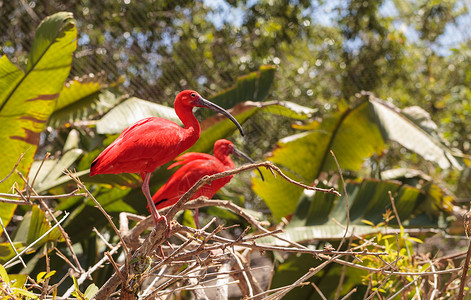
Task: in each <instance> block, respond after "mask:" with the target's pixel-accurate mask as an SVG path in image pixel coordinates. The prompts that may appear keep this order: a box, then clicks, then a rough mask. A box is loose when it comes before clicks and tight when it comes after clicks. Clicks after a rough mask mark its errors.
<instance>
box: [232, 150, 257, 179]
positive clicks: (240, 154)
mask: <svg viewBox="0 0 471 300" xmlns="http://www.w3.org/2000/svg"><path fill="white" fill-rule="evenodd" d="M232 153H234V154H235V155H237V156H239V157H242V158H245V159H246V160H247V161H249V162H251V163H253V164H254V163H255V161H254V160H253V159H251V158H250V157H249V156H248V155H247V154H245V153H244V152H242V151H240V150H238V149H236V148H232ZM257 171H258V173H259V174H260V177H261V178H262V181H265V179H264V178H263V175H262V171H260V169H259V168H257Z"/></svg>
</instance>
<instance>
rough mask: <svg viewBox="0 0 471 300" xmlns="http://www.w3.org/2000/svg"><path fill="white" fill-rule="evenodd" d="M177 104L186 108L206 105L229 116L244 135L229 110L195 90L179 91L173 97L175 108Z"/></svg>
mask: <svg viewBox="0 0 471 300" xmlns="http://www.w3.org/2000/svg"><path fill="white" fill-rule="evenodd" d="M178 106H181V107H187V108H193V107H206V108H209V109H211V110H214V111H217V112H219V113H221V114H223V115H225V116H226V117H227V118H229V119H230V120H231V121H232V122H233V123H234V124H235V125H236V126H237V128H238V129H239V131H240V134H242V135H244V131H243V130H242V126H240V124H239V122H237V120H236V119H235V118H234V117H233V116H232V115H231V114H230V113H229V112H227V111H226V110H225V109H224V108H222V107H220V106H218V105H216V104H214V103H212V102H210V101H208V100H206V99H204V98H203V97H201V96H200V94H198V93H197V92H196V91H192V90H184V91H182V92H180V93H179V94H178V95H177V97H176V98H175V110H176V109H177V107H178ZM177 114H178V112H177Z"/></svg>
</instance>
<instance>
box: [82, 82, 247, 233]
mask: <svg viewBox="0 0 471 300" xmlns="http://www.w3.org/2000/svg"><path fill="white" fill-rule="evenodd" d="M174 107H175V112H176V114H177V116H178V117H179V118H180V120H181V121H182V123H183V128H182V127H180V126H179V125H178V124H176V123H175V122H172V121H170V120H167V119H163V118H156V117H151V118H145V119H142V120H140V121H137V122H136V123H134V124H133V125H131V126H129V127H128V128H126V129H124V130H123V132H122V133H121V135H120V136H119V137H118V138H117V139H116V140H115V141H114V142H113V143H111V144H110V145H109V146H108V147H107V148H106V149H105V150H103V152H101V153H100V155H99V156H98V157H97V158H96V159H95V160H94V161H93V162H92V165H91V167H90V176H93V175H97V174H119V173H140V174H141V177H142V179H143V183H142V192H143V193H144V195H145V196H146V199H147V203H148V206H149V207H151V214H152V217H153V219H154V225H157V223H158V222H159V221H161V220H162V219H164V220H165V221H166V219H165V216H160V214H159V212H158V211H157V210H156V209H155V206H154V205H153V204H154V203H153V201H152V196H151V194H150V192H149V180H150V175H151V174H152V172H153V171H154V170H155V169H156V168H157V167H159V166H161V165H163V164H165V163H167V162H169V161H171V160H173V159H174V158H175V157H177V156H178V155H179V154H180V153H182V152H183V151H185V150H186V149H188V148H190V147H191V146H192V145H193V144H194V143H195V142H196V141H197V140H198V139H199V137H200V131H201V128H200V124H199V123H198V120H197V119H196V117H195V116H194V115H193V108H194V107H207V108H209V109H212V110H214V111H217V112H220V113H222V114H223V115H225V116H226V117H228V118H229V119H230V120H231V121H232V122H234V124H235V125H236V126H237V128H238V129H239V131H240V133H241V134H242V135H244V132H243V130H242V127H241V126H240V124H239V123H238V122H237V120H236V119H235V118H234V117H233V116H232V115H231V114H230V113H228V112H227V111H226V110H224V109H223V108H221V107H219V106H217V105H216V104H214V103H212V102H210V101H208V100H206V99H204V98H203V97H201V96H200V95H199V94H198V93H197V92H195V91H191V90H185V91H182V92H180V93H179V94H178V95H177V97H176V98H175V104H174ZM152 208H153V209H152Z"/></svg>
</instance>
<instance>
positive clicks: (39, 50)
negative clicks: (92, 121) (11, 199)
mask: <svg viewBox="0 0 471 300" xmlns="http://www.w3.org/2000/svg"><path fill="white" fill-rule="evenodd" d="M76 39H77V30H76V27H75V21H74V19H73V16H72V14H71V13H67V12H60V13H56V14H54V15H52V16H50V17H47V18H46V19H44V21H43V22H41V24H40V25H39V27H38V29H37V31H36V34H35V37H34V41H33V45H32V48H31V52H30V53H29V58H28V64H27V65H26V68H25V70H21V69H19V68H18V67H16V66H15V65H14V64H12V63H11V62H10V60H9V59H8V58H7V57H6V56H5V55H4V56H2V57H1V58H0V123H1V124H2V126H1V128H0V140H1V141H2V145H3V146H2V148H1V149H0V180H4V181H3V182H2V183H0V191H3V192H8V191H9V190H10V189H11V187H12V186H13V184H14V183H15V182H18V184H19V185H20V187H21V186H23V182H22V180H21V179H20V177H19V176H18V175H17V174H16V173H13V174H12V175H11V176H10V177H9V178H8V179H5V178H6V177H7V175H8V174H9V173H10V172H11V171H12V170H13V168H14V166H15V163H16V162H17V160H18V158H19V157H20V154H22V153H24V157H23V159H22V160H21V162H20V163H19V165H18V167H17V168H16V169H17V170H18V171H20V172H21V173H22V174H23V175H25V176H27V175H28V172H29V169H30V166H31V164H32V162H33V158H34V154H35V152H36V149H37V146H38V143H39V135H40V133H41V131H42V130H43V129H44V127H45V125H46V121H47V119H48V117H49V116H50V114H51V113H52V112H53V110H54V107H55V101H56V99H57V98H58V97H59V92H60V91H61V89H62V86H63V85H64V81H65V80H66V78H67V76H68V74H69V71H70V66H71V63H72V53H73V52H74V51H75V49H76V47H77V40H76ZM15 208H16V206H15V205H8V204H3V205H2V206H1V208H0V217H1V218H2V220H3V222H4V223H8V222H9V220H10V219H11V217H12V215H13V212H14V209H15Z"/></svg>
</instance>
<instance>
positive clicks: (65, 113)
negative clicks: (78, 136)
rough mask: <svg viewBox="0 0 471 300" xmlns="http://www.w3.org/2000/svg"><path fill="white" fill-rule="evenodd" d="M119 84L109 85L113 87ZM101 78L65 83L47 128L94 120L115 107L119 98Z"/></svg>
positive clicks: (84, 78) (92, 77)
mask: <svg viewBox="0 0 471 300" xmlns="http://www.w3.org/2000/svg"><path fill="white" fill-rule="evenodd" d="M118 83H119V82H116V83H113V84H111V86H114V85H116V84H118ZM109 87H110V85H108V84H107V83H105V82H104V79H103V76H100V75H97V76H90V75H87V76H83V77H81V78H78V79H73V80H71V81H69V82H67V83H66V85H65V86H64V87H63V89H62V90H61V93H60V96H59V98H58V99H57V105H56V107H55V109H54V113H53V114H52V115H51V117H50V118H49V121H48V126H51V127H54V128H58V127H61V126H64V125H66V124H69V123H74V122H77V121H82V120H89V119H93V118H95V117H96V116H97V115H101V114H104V113H106V112H107V111H108V110H110V108H111V107H114V106H115V105H117V104H118V103H119V101H120V98H119V97H117V96H116V95H115V94H114V93H113V92H111V91H110V90H109Z"/></svg>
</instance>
